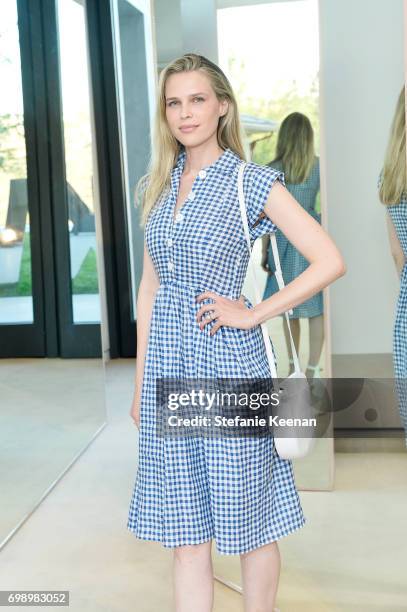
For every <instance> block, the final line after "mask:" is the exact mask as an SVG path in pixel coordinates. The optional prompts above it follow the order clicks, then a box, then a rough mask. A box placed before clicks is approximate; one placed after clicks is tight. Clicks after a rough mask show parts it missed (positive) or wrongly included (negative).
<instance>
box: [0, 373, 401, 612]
mask: <svg viewBox="0 0 407 612" xmlns="http://www.w3.org/2000/svg"><path fill="white" fill-rule="evenodd" d="M123 368H125V369H126V368H127V370H126V376H125V378H126V380H127V381H130V382H131V374H132V372H131V368H130V367H129V366H123V362H118V363H112V364H111V365H109V367H108V368H107V382H108V385H107V390H108V407H109V424H108V426H107V427H105V429H104V430H103V431H102V432H101V433H100V435H99V436H98V437H97V438H96V439H95V441H94V442H93V444H92V445H91V446H90V447H89V448H88V449H87V450H86V452H85V453H84V454H82V455H81V457H80V458H79V459H78V461H77V462H76V463H75V464H74V465H73V466H72V467H71V469H70V470H69V471H68V472H67V473H66V475H65V476H64V478H63V479H62V480H61V481H60V482H59V483H57V485H56V487H55V488H54V489H53V490H52V491H51V492H50V494H49V495H48V496H47V497H46V499H45V500H44V501H43V503H42V504H41V505H40V506H39V508H38V509H37V510H36V511H35V512H34V513H33V514H32V515H31V517H30V518H29V519H28V520H27V522H26V523H25V524H24V525H23V526H22V527H21V528H20V529H19V530H18V532H17V533H16V534H15V535H14V537H13V538H12V539H11V540H10V541H9V542H8V543H7V544H6V546H5V547H4V548H3V550H2V551H1V552H0V590H6V589H35V590H41V589H47V590H52V589H54V590H57V589H61V590H69V591H70V609H71V610H73V611H74V612H130V611H133V610H134V611H137V612H152V611H154V612H156V611H158V610H160V611H161V610H162V611H167V610H173V607H172V603H171V602H172V595H171V560H172V554H171V552H170V551H169V550H168V549H164V548H163V547H161V545H160V544H158V543H152V542H144V541H140V540H138V539H137V538H135V536H134V535H133V534H132V533H130V532H129V531H127V529H126V521H127V511H128V504H129V501H130V496H131V492H132V487H133V484H134V477H135V473H136V464H137V430H136V428H135V426H134V425H133V424H132V421H131V420H130V417H129V415H128V412H129V409H130V400H129V385H127V387H126V385H123V383H122V376H121V373H122V372H123ZM335 462H336V467H335V490H334V491H324V492H315V491H300V497H301V500H302V504H303V508H304V513H305V515H306V517H307V524H306V525H305V526H304V527H303V528H302V529H301V530H299V531H298V532H296V533H294V534H291V535H290V536H288V537H287V538H283V539H282V540H281V541H280V550H281V554H282V573H281V579H280V588H279V593H278V600H277V605H278V607H279V608H280V610H281V612H328V611H329V612H330V611H332V612H368V611H369V612H372V611H373V612H402V611H404V612H405V611H406V610H407V579H406V575H407V574H406V567H407V565H406V558H407V511H406V510H407V453H406V452H397V451H396V452H377V453H372V452H366V453H360V452H359V453H352V452H348V453H338V452H337V453H336V454H335ZM213 552H214V568H215V572H216V574H217V575H220V576H222V577H223V578H226V579H227V580H231V581H233V582H236V583H239V580H240V576H239V558H238V557H234V556H232V557H231V556H227V557H224V556H221V555H218V554H217V553H216V548H215V544H214V545H213ZM14 609H16V610H18V609H20V607H19V606H16V607H14ZM25 609H26V608H23V607H21V610H22V611H23V610H25ZM37 609H38V608H37ZM46 609H47V610H52V609H54V608H53V607H47V608H46ZM55 609H57V608H55ZM58 609H59V608H58ZM214 609H215V611H216V612H226V611H232V610H233V611H235V610H236V611H239V610H243V608H242V604H241V595H240V594H239V593H237V592H236V591H233V590H231V589H229V588H228V587H226V586H224V585H223V584H220V583H219V582H215V608H214ZM191 612H192V611H191Z"/></svg>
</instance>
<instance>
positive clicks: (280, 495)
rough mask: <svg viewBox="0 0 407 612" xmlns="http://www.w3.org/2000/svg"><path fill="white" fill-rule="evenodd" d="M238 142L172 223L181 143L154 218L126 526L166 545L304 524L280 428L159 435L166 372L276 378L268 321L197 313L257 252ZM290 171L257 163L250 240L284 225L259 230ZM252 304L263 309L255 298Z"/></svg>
mask: <svg viewBox="0 0 407 612" xmlns="http://www.w3.org/2000/svg"><path fill="white" fill-rule="evenodd" d="M240 161H241V160H240V158H239V157H238V155H236V154H235V153H234V152H233V151H232V150H231V149H226V151H224V153H223V154H222V155H221V156H220V157H219V158H218V159H217V160H216V161H215V162H214V163H213V164H211V165H210V166H207V167H206V168H205V169H203V170H201V171H200V172H199V174H198V176H197V177H196V179H195V181H194V184H193V187H192V190H191V192H190V194H189V197H188V199H187V200H186V202H185V203H184V204H183V206H182V209H181V210H180V212H179V214H178V215H177V217H176V222H173V221H172V214H173V210H174V207H175V203H176V199H177V194H178V190H179V182H180V177H181V174H182V171H183V166H184V162H185V151H181V153H180V155H179V157H178V161H177V163H176V165H175V167H174V168H173V170H172V173H171V193H170V194H169V195H168V197H167V198H166V199H165V198H164V199H163V201H162V202H161V203H160V204H159V205H158V206H156V207H155V208H154V209H153V211H152V213H151V214H150V216H149V219H148V221H147V224H146V227H145V239H146V244H147V247H148V250H149V253H150V255H151V258H152V260H153V263H154V266H155V268H156V270H157V273H158V276H159V280H160V285H159V287H158V290H157V293H156V296H155V300H154V304H153V310H152V316H151V325H150V332H149V341H148V347H147V354H146V361H145V368H144V379H143V387H142V397H141V408H140V437H139V464H138V471H137V476H136V482H135V486H134V491H133V496H132V499H131V503H130V508H129V515H128V524H127V527H128V529H129V530H130V531H132V532H133V533H134V534H135V535H136V536H137V537H138V538H141V539H145V540H155V541H159V542H161V543H162V544H163V545H164V546H167V547H173V546H180V545H183V544H198V543H201V542H205V541H207V540H210V539H212V538H215V541H216V546H217V550H218V552H219V553H221V554H238V553H243V552H246V551H248V550H251V549H254V548H257V547H258V546H261V545H263V544H266V543H267V542H270V541H273V540H277V539H279V538H281V537H282V536H285V535H287V534H289V533H290V532H292V531H294V530H296V529H298V528H299V527H301V526H302V525H303V524H304V523H305V520H306V519H305V518H304V516H303V513H302V508H301V504H300V499H299V496H298V493H297V490H296V487H295V482H294V475H293V468H292V463H291V461H289V460H285V459H281V458H280V457H279V456H278V454H277V452H276V450H275V446H274V439H273V436H272V435H271V434H270V435H266V436H258V437H254V436H253V437H242V436H240V437H233V438H232V437H227V436H223V437H218V438H211V437H205V436H198V435H195V436H194V437H183V438H181V437H178V438H170V437H168V436H167V437H162V436H161V437H158V436H157V433H156V430H155V418H156V410H157V408H156V401H155V382H156V378H157V377H179V378H180V379H185V378H198V377H199V378H210V379H212V380H213V379H215V380H216V379H217V378H222V377H224V378H226V377H229V378H234V377H248V378H253V377H254V378H255V377H259V378H262V377H264V378H269V377H270V376H271V374H270V369H269V364H268V361H267V355H266V351H265V346H264V340H263V336H262V332H261V327H260V325H257V326H255V327H253V328H251V329H249V330H242V329H238V328H235V327H227V326H222V327H220V328H219V329H218V331H217V332H216V333H215V334H214V335H213V336H210V335H209V333H208V332H209V330H210V329H211V328H212V326H213V324H214V323H213V322H210V323H208V324H207V325H206V326H205V328H204V331H201V330H200V329H199V326H198V323H197V321H196V313H197V311H198V310H199V309H200V308H201V306H202V305H203V304H208V303H211V302H212V299H211V298H206V299H204V300H203V301H202V302H200V303H198V302H196V301H195V296H197V295H198V294H200V293H202V292H203V291H204V290H205V289H208V290H211V291H214V292H216V293H217V294H220V295H223V296H226V297H229V298H231V299H238V298H239V296H240V295H241V289H242V285H243V282H244V279H245V275H246V271H247V265H248V261H249V254H248V250H247V245H246V242H245V236H244V230H243V226H242V222H241V217H240V209H239V201H238V192H237V169H238V166H239V163H240ZM277 179H280V180H281V181H283V180H284V177H283V175H282V173H279V172H276V171H274V170H273V169H271V168H266V167H263V166H260V165H257V164H255V163H254V162H250V163H249V164H248V165H247V166H246V168H245V173H244V191H245V196H246V204H247V210H248V220H249V227H250V234H251V239H252V244H253V242H254V240H255V238H257V237H259V236H261V235H262V234H264V233H266V232H272V231H274V230H275V228H276V226H275V225H274V224H273V223H272V221H271V220H270V219H269V218H268V217H267V216H266V217H264V218H263V219H262V220H261V221H260V223H258V224H257V225H256V226H255V227H253V225H254V223H255V221H256V220H257V218H258V216H259V214H260V213H261V212H262V210H263V207H264V204H265V202H266V199H267V196H268V193H269V191H270V189H271V187H272V185H273V184H274V182H275V181H276V180H277ZM245 302H246V306H247V307H249V308H253V305H252V304H251V302H250V301H249V300H248V299H247V298H246V296H245Z"/></svg>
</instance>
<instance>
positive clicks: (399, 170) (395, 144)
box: [379, 87, 407, 205]
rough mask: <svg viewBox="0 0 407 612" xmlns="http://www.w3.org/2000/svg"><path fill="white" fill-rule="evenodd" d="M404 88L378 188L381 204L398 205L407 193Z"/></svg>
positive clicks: (394, 119)
mask: <svg viewBox="0 0 407 612" xmlns="http://www.w3.org/2000/svg"><path fill="white" fill-rule="evenodd" d="M405 109H406V105H405V87H403V89H402V90H401V92H400V95H399V98H398V101H397V106H396V112H395V113H394V117H393V121H392V125H391V130H390V137H389V142H388V144H387V150H386V156H385V159H384V164H383V170H382V174H381V183H380V187H379V198H380V201H381V202H382V204H385V205H391V204H398V203H399V202H400V200H401V198H402V195H403V193H405V192H407V184H406V182H407V176H406V164H407V159H406V110H405Z"/></svg>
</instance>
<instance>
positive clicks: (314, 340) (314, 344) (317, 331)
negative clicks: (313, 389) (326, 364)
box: [305, 314, 324, 378]
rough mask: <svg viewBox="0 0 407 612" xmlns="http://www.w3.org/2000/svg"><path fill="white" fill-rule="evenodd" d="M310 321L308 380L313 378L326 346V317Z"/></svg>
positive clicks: (313, 318)
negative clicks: (324, 345)
mask: <svg viewBox="0 0 407 612" xmlns="http://www.w3.org/2000/svg"><path fill="white" fill-rule="evenodd" d="M308 321H309V359H308V368H307V370H306V372H305V375H306V376H307V378H313V376H314V373H315V368H316V366H317V365H318V364H319V360H320V358H321V353H322V347H323V344H324V315H322V314H321V315H318V316H317V317H311V318H310V319H308Z"/></svg>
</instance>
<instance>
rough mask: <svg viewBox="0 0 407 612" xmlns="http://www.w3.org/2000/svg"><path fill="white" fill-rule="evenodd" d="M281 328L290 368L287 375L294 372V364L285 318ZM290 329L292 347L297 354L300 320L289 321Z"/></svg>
mask: <svg viewBox="0 0 407 612" xmlns="http://www.w3.org/2000/svg"><path fill="white" fill-rule="evenodd" d="M283 326H284V335H285V341H286V344H287V351H288V355H289V359H290V368H289V372H288V374H289V375H290V374H292V372H294V363H293V355H292V352H291V341H290V332H289V330H288V325H287V321H286V319H285V317H284V318H283ZM290 328H291V333H292V335H293V340H294V346H295V348H296V350H297V354H298V353H299V350H300V320H299V319H290Z"/></svg>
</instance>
